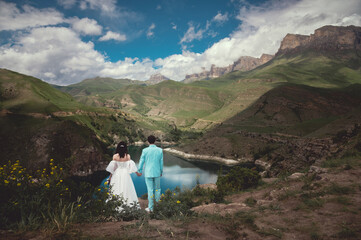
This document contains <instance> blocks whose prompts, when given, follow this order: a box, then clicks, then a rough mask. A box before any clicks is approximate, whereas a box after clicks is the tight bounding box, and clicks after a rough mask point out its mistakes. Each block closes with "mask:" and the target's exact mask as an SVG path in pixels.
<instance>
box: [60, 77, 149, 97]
mask: <svg viewBox="0 0 361 240" xmlns="http://www.w3.org/2000/svg"><path fill="white" fill-rule="evenodd" d="M133 84H135V85H140V84H143V82H141V81H135V80H130V79H113V78H100V77H96V78H91V79H85V80H84V81H82V82H80V83H76V84H72V85H69V86H54V87H55V88H57V89H59V90H61V91H63V92H67V93H69V94H71V95H72V96H76V97H80V96H87V95H96V94H99V93H106V92H111V91H116V90H118V89H120V88H122V87H124V86H128V85H133Z"/></svg>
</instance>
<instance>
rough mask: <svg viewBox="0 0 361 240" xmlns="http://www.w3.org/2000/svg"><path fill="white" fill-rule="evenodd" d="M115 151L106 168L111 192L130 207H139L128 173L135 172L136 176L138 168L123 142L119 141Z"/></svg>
mask: <svg viewBox="0 0 361 240" xmlns="http://www.w3.org/2000/svg"><path fill="white" fill-rule="evenodd" d="M115 152H116V154H115V155H114V156H113V160H112V161H111V162H110V163H109V165H108V166H107V168H106V170H107V171H108V172H110V176H109V180H108V181H109V185H110V187H111V188H110V189H111V191H112V194H114V195H116V196H119V197H120V198H123V199H124V201H125V203H124V204H126V205H128V206H130V207H131V206H134V205H136V206H138V207H139V202H138V196H137V193H136V191H135V188H134V184H133V180H132V178H131V176H130V174H131V173H136V174H137V175H138V176H140V175H141V174H140V173H138V168H137V167H136V165H135V163H134V161H133V160H131V158H130V155H129V154H128V148H127V144H126V143H125V142H120V143H119V144H118V146H117V149H116V151H115ZM121 209H122V208H121ZM121 209H120V210H121Z"/></svg>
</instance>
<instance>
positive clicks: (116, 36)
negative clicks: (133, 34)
mask: <svg viewBox="0 0 361 240" xmlns="http://www.w3.org/2000/svg"><path fill="white" fill-rule="evenodd" d="M109 40H115V41H119V42H122V41H125V40H127V36H126V35H124V34H120V33H116V32H112V31H108V32H107V33H106V34H105V35H104V36H103V37H101V38H99V41H109Z"/></svg>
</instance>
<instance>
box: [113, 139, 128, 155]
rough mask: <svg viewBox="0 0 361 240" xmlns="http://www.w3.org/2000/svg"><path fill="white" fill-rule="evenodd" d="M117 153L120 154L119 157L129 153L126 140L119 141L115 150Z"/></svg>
mask: <svg viewBox="0 0 361 240" xmlns="http://www.w3.org/2000/svg"><path fill="white" fill-rule="evenodd" d="M115 153H118V154H119V157H121V158H123V157H125V155H126V154H128V147H127V144H126V143H125V142H123V141H122V142H120V143H118V146H117V149H116V150H115Z"/></svg>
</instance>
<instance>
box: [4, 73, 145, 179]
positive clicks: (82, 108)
mask: <svg viewBox="0 0 361 240" xmlns="http://www.w3.org/2000/svg"><path fill="white" fill-rule="evenodd" d="M0 107H1V109H0V124H1V125H2V126H4V127H2V128H1V130H0V144H1V146H2V148H3V149H4V150H3V151H1V153H0V159H1V162H7V161H8V160H21V161H22V163H23V164H24V165H25V166H28V167H30V166H31V165H32V164H35V165H36V164H40V165H41V164H45V163H46V162H47V161H49V160H50V158H54V159H57V160H58V161H61V162H62V163H64V164H65V163H67V164H66V165H67V166H68V167H69V171H72V172H73V173H74V172H75V171H81V169H84V168H86V169H89V166H92V167H90V169H93V170H94V169H97V167H100V165H101V164H102V162H104V161H106V160H108V159H109V155H108V154H111V150H110V149H109V147H112V146H114V144H116V143H117V142H118V141H119V140H120V139H123V140H126V141H129V142H132V141H139V140H144V138H145V137H144V133H143V130H144V129H143V128H140V127H139V126H138V124H137V123H136V121H135V120H134V118H133V117H132V116H130V115H129V114H126V113H124V112H122V111H119V110H113V109H107V108H95V107H91V106H86V105H83V104H81V103H79V102H77V101H76V100H74V99H73V97H72V96H70V95H69V94H67V93H63V92H61V91H59V90H57V89H55V88H53V87H52V86H50V85H49V84H47V83H45V82H43V81H41V80H39V79H36V78H33V77H30V76H26V75H22V74H19V73H16V72H12V71H9V70H5V69H1V70H0ZM87 164H89V166H88V168H87ZM101 167H103V166H101Z"/></svg>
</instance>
